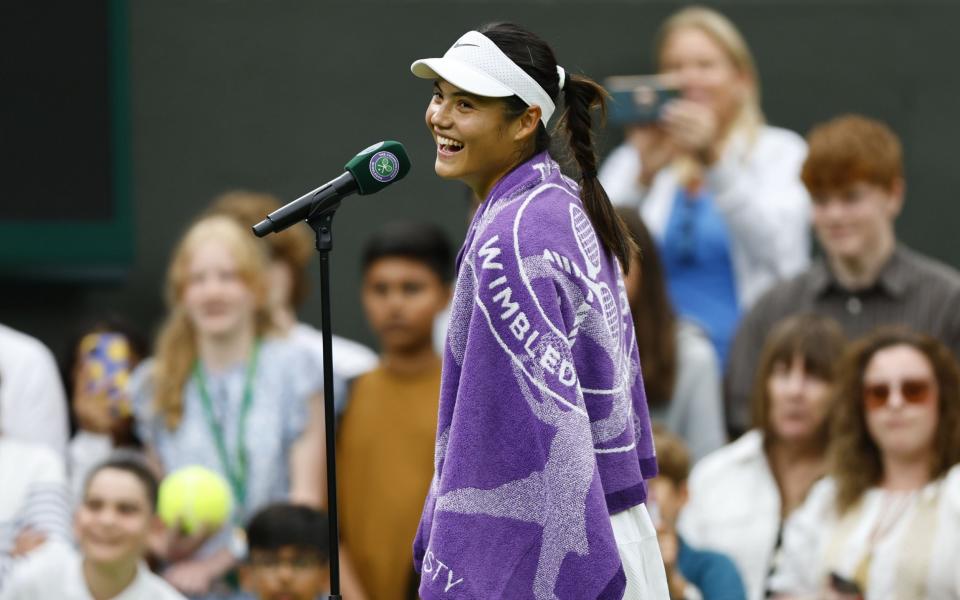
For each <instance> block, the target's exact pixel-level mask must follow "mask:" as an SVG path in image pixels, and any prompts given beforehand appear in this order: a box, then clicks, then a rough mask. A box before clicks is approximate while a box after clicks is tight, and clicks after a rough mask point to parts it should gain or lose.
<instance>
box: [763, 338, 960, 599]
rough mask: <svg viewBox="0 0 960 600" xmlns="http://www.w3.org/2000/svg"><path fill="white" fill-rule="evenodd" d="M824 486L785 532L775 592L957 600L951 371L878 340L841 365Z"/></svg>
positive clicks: (925, 341) (955, 401) (949, 362)
mask: <svg viewBox="0 0 960 600" xmlns="http://www.w3.org/2000/svg"><path fill="white" fill-rule="evenodd" d="M834 409H835V414H834V417H833V423H832V428H831V433H832V440H831V448H830V477H828V478H826V479H824V480H823V481H822V482H820V483H818V484H817V485H816V487H815V488H814V489H813V490H812V491H811V492H810V496H809V497H808V498H807V501H806V502H805V503H804V505H803V507H802V508H801V509H800V510H798V511H797V513H796V514H795V515H794V517H792V518H791V519H790V521H789V522H788V523H787V527H786V529H785V531H784V550H783V556H782V560H781V561H780V564H779V567H778V569H777V572H776V573H775V575H774V577H773V580H772V587H773V589H774V590H775V591H777V592H780V593H782V594H783V595H784V596H786V597H793V598H859V597H866V598H958V597H960V575H958V570H957V556H960V466H958V465H960V367H958V365H957V362H956V359H955V358H954V356H953V354H952V353H951V351H950V350H949V349H947V348H946V347H945V346H944V345H943V344H942V343H941V342H939V341H937V340H935V339H934V338H931V337H929V336H926V335H921V334H917V333H913V332H910V331H907V330H901V329H885V330H880V331H877V332H875V333H874V334H872V335H869V336H867V337H866V338H865V339H863V340H861V341H859V342H858V343H857V344H856V345H855V346H854V347H853V348H852V349H851V351H850V353H849V354H848V356H847V357H846V360H845V361H844V363H843V367H842V371H841V375H840V378H839V384H838V386H837V399H836V401H835V406H834Z"/></svg>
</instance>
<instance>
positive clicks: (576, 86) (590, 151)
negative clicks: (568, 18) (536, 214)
mask: <svg viewBox="0 0 960 600" xmlns="http://www.w3.org/2000/svg"><path fill="white" fill-rule="evenodd" d="M606 98H607V92H606V90H604V89H603V87H601V86H600V84H598V83H597V82H595V81H593V80H592V79H590V78H589V77H584V76H582V75H572V74H571V75H567V77H566V83H565V85H564V86H563V100H564V104H565V105H566V108H565V110H564V111H563V115H562V116H561V117H560V121H559V123H558V125H557V127H558V128H560V129H563V130H565V132H566V135H567V138H568V140H569V146H570V152H571V154H572V155H573V159H574V160H575V161H576V163H577V167H578V168H579V169H580V200H582V201H583V208H584V209H585V210H586V212H587V216H588V217H590V222H591V223H592V224H593V228H594V229H595V230H596V231H597V235H598V236H599V238H600V240H601V241H602V242H603V245H604V247H605V248H606V249H607V250H609V251H610V252H612V253H613V254H614V255H615V256H616V257H617V259H618V260H619V261H620V265H621V266H622V267H623V272H624V273H626V272H627V271H629V269H630V257H631V256H632V255H633V254H634V253H635V252H637V244H636V242H635V241H634V239H633V238H632V237H631V236H630V233H629V232H628V231H627V227H626V225H624V223H623V220H622V219H620V215H618V214H617V212H616V211H615V210H614V208H613V205H612V204H611V203H610V198H609V197H608V196H607V192H606V190H604V189H603V186H602V185H600V180H599V179H598V178H597V154H596V151H595V150H594V147H593V128H592V127H593V122H592V119H591V117H590V111H591V110H593V109H594V108H599V109H600V119H601V122H602V121H603V120H604V119H605V118H606V112H607V103H606Z"/></svg>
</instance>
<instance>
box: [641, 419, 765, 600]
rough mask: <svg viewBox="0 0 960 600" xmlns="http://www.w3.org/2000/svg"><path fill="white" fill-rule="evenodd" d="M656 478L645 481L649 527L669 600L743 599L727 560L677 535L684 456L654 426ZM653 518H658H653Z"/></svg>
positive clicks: (686, 467) (675, 441) (683, 499)
mask: <svg viewBox="0 0 960 600" xmlns="http://www.w3.org/2000/svg"><path fill="white" fill-rule="evenodd" d="M653 443H654V446H655V447H656V449H657V466H658V467H659V475H657V477H656V479H654V480H652V481H651V482H650V495H651V497H652V500H653V505H654V506H655V507H656V510H654V511H653V512H654V524H655V525H656V526H657V537H658V538H659V540H660V553H661V555H662V556H663V564H664V567H665V568H666V571H667V583H668V585H669V587H670V598H677V599H679V598H682V599H683V600H700V599H702V600H745V599H746V597H747V595H746V592H745V591H744V588H743V581H742V580H741V579H740V574H739V573H738V572H737V567H736V566H735V565H734V564H733V561H731V560H730V559H729V558H728V557H727V556H725V555H723V554H719V553H716V552H709V551H706V550H697V549H695V548H691V547H690V546H688V545H687V544H686V543H684V541H683V538H681V537H680V535H679V534H678V533H677V518H678V517H679V516H680V511H681V510H682V509H683V507H684V505H685V504H686V503H687V498H688V493H687V477H688V476H689V475H690V453H689V451H688V450H687V448H686V446H685V445H684V443H683V440H681V439H680V438H679V437H677V436H676V435H674V434H672V433H670V432H668V431H667V430H666V429H664V428H663V427H659V426H654V429H653ZM657 514H659V516H657Z"/></svg>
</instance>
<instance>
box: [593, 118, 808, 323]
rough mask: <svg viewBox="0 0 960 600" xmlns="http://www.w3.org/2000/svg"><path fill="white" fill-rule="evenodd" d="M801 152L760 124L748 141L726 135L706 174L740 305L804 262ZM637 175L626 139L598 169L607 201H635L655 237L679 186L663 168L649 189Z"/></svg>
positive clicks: (795, 139) (787, 135)
mask: <svg viewBox="0 0 960 600" xmlns="http://www.w3.org/2000/svg"><path fill="white" fill-rule="evenodd" d="M806 156H807V145H806V142H804V141H803V138H801V137H800V136H799V135H797V134H796V133H794V132H792V131H788V130H786V129H781V128H778V127H770V126H768V125H765V126H763V127H761V128H760V130H759V131H758V132H757V135H756V139H754V140H752V141H748V140H747V139H746V138H745V137H744V136H738V137H735V138H733V139H731V140H730V143H728V144H727V146H726V148H725V149H724V151H723V156H722V157H721V159H720V160H719V161H718V162H717V163H716V164H715V165H713V166H712V167H711V168H710V169H709V170H708V171H707V173H706V181H705V185H706V188H707V190H708V192H709V194H710V195H711V196H712V197H713V201H714V203H715V204H716V206H717V208H718V209H719V210H720V213H721V214H722V215H723V217H724V220H725V221H726V224H727V227H728V228H729V231H730V238H731V248H730V252H731V258H732V260H733V268H734V274H735V276H736V280H737V298H738V299H739V301H740V306H741V308H743V309H748V308H750V307H751V306H752V305H753V303H754V301H755V300H756V299H757V298H758V297H759V296H760V295H761V294H763V292H765V291H766V290H767V289H769V288H770V287H771V286H772V285H773V284H775V283H776V282H777V281H780V280H783V279H787V278H789V277H791V276H793V275H796V274H798V273H800V272H801V271H803V270H804V269H805V268H806V267H807V265H808V264H809V262H810V234H809V223H810V198H809V195H808V194H807V190H806V188H805V187H804V186H803V182H802V181H801V180H800V169H801V167H802V166H803V161H804V160H805V159H806ZM639 175H640V157H639V155H638V153H637V151H636V150H635V149H634V148H633V147H632V146H631V145H630V144H623V145H621V146H620V147H618V148H616V149H615V150H614V151H613V152H612V153H610V156H609V157H607V159H606V160H605V161H604V163H603V165H602V167H601V168H600V173H599V177H600V183H602V184H603V187H604V189H605V190H606V191H607V194H608V195H609V196H610V201H611V202H613V204H614V205H617V206H632V207H636V208H637V209H638V210H639V212H640V214H641V216H642V217H643V220H644V222H645V223H646V225H647V227H649V228H650V233H652V234H653V235H654V237H656V238H658V239H660V238H662V237H663V234H664V231H665V230H666V227H667V221H668V220H669V219H670V213H671V211H672V210H673V203H674V201H675V200H676V197H677V190H678V188H679V185H680V184H679V181H678V179H677V175H676V172H675V171H674V169H673V168H670V167H668V168H665V169H663V170H661V171H660V172H659V173H657V175H656V177H654V180H653V184H652V185H651V186H650V187H649V189H648V188H644V187H642V186H641V185H640V184H639V182H638V179H639Z"/></svg>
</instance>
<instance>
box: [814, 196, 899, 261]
mask: <svg viewBox="0 0 960 600" xmlns="http://www.w3.org/2000/svg"><path fill="white" fill-rule="evenodd" d="M902 206H903V194H902V184H901V183H900V182H899V181H898V182H897V183H895V184H894V185H893V186H892V189H890V190H888V189H885V188H884V187H881V186H879V185H877V184H874V183H869V182H866V181H859V182H856V183H853V184H851V185H849V186H847V187H846V188H844V189H841V190H833V191H829V192H823V193H820V194H818V195H816V196H815V197H814V198H813V225H814V229H815V230H816V232H817V239H818V240H819V241H820V243H821V244H822V245H823V249H824V250H825V251H826V252H827V254H828V255H829V256H830V257H832V258H833V259H835V260H841V261H859V260H863V259H866V258H869V257H871V256H872V255H873V254H875V253H877V252H880V251H882V250H883V249H884V248H885V247H887V246H888V245H889V244H888V242H889V241H890V240H892V239H893V237H894V232H893V222H894V220H895V219H896V217H897V215H898V214H899V213H900V209H901V208H902Z"/></svg>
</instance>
